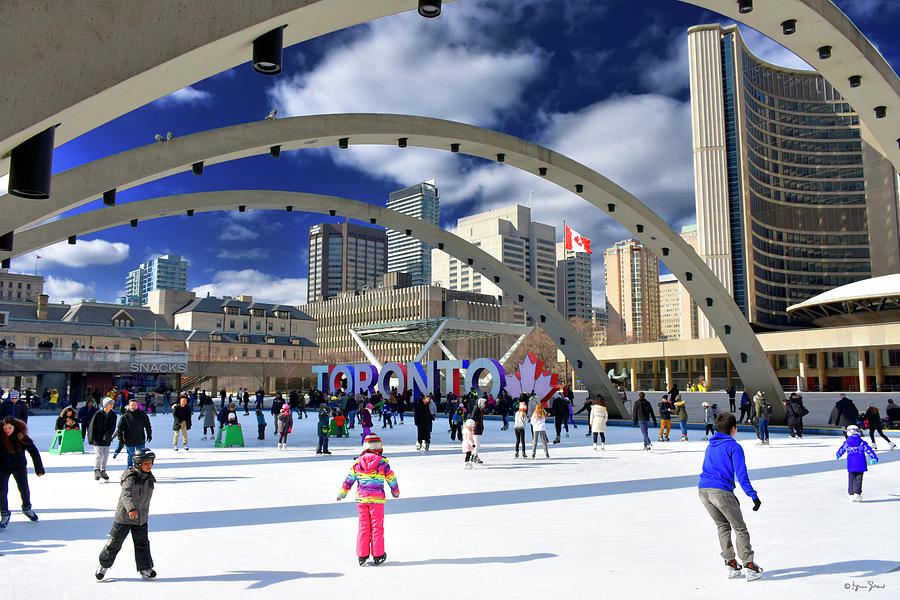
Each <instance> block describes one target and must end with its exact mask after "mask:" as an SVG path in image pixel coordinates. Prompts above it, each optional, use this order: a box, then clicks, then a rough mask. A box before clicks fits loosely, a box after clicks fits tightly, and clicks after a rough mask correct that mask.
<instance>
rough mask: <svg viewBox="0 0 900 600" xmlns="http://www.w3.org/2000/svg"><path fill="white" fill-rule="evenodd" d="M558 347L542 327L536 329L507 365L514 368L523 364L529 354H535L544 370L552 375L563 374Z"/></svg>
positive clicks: (513, 354)
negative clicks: (541, 362)
mask: <svg viewBox="0 0 900 600" xmlns="http://www.w3.org/2000/svg"><path fill="white" fill-rule="evenodd" d="M557 350H558V347H557V345H556V344H555V343H554V342H553V340H552V339H551V338H550V336H549V335H547V332H546V331H544V330H543V329H542V328H541V327H535V328H534V330H533V331H532V332H531V333H529V334H528V337H526V338H525V339H524V340H523V341H522V343H521V344H520V345H519V347H518V348H517V349H516V351H515V352H513V353H512V355H511V356H510V357H509V359H508V360H507V361H506V365H507V366H509V367H510V368H514V367H515V366H516V365H517V364H519V363H520V362H522V359H523V358H524V357H525V355H526V354H528V353H529V352H532V353H534V355H535V357H536V358H537V359H538V360H540V361H543V363H544V369H545V370H547V371H550V372H551V373H557V374H560V373H562V372H563V367H562V366H560V364H559V361H558V360H557V359H556V353H557Z"/></svg>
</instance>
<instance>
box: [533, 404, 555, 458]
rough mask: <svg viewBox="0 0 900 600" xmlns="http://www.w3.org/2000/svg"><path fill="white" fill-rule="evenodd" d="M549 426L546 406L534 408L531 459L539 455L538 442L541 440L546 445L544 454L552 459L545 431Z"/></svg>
mask: <svg viewBox="0 0 900 600" xmlns="http://www.w3.org/2000/svg"><path fill="white" fill-rule="evenodd" d="M546 424H547V413H546V412H545V411H544V406H543V405H542V404H538V405H537V406H536V407H535V408H534V414H533V415H531V429H532V431H533V438H532V444H531V458H532V459H533V458H534V455H535V454H536V453H537V445H538V440H541V442H543V444H544V454H546V455H547V458H550V449H549V448H548V447H547V432H546V431H544V428H545V427H546Z"/></svg>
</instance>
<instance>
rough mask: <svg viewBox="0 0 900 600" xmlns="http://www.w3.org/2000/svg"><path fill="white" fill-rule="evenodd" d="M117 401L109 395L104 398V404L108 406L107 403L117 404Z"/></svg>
mask: <svg viewBox="0 0 900 600" xmlns="http://www.w3.org/2000/svg"><path fill="white" fill-rule="evenodd" d="M115 403H116V401H115V400H113V399H112V398H110V397H109V396H107V397H106V398H104V399H103V406H106V405H107V404H115Z"/></svg>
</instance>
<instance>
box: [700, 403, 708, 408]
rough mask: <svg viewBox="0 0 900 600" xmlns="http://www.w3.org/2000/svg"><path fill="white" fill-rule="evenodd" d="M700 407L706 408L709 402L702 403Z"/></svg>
mask: <svg viewBox="0 0 900 600" xmlns="http://www.w3.org/2000/svg"><path fill="white" fill-rule="evenodd" d="M700 406H702V407H703V408H706V407H707V406H709V402H704V403H703V404H701V405H700Z"/></svg>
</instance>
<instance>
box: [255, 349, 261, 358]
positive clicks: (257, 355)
mask: <svg viewBox="0 0 900 600" xmlns="http://www.w3.org/2000/svg"><path fill="white" fill-rule="evenodd" d="M259 356H260V353H259V348H257V349H256V358H259Z"/></svg>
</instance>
